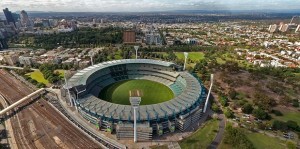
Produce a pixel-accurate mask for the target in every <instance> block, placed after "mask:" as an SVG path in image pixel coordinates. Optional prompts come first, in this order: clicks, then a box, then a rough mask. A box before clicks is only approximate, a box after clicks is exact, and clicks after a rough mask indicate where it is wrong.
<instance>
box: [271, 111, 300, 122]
mask: <svg viewBox="0 0 300 149" xmlns="http://www.w3.org/2000/svg"><path fill="white" fill-rule="evenodd" d="M282 114H283V116H274V115H272V117H274V119H277V120H280V121H288V120H292V121H295V122H297V123H298V125H300V112H282Z"/></svg>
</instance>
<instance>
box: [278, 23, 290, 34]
mask: <svg viewBox="0 0 300 149" xmlns="http://www.w3.org/2000/svg"><path fill="white" fill-rule="evenodd" d="M289 27H290V26H289V24H284V25H282V26H281V27H280V29H279V30H280V31H281V32H287V31H288V30H289Z"/></svg>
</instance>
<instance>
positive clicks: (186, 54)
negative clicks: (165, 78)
mask: <svg viewBox="0 0 300 149" xmlns="http://www.w3.org/2000/svg"><path fill="white" fill-rule="evenodd" d="M183 54H184V66H183V70H185V68H186V60H187V58H188V56H189V53H187V52H184V53H183Z"/></svg>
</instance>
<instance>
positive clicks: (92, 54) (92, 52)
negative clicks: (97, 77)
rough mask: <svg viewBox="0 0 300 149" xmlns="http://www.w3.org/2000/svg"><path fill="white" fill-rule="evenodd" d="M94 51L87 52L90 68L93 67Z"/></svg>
mask: <svg viewBox="0 0 300 149" xmlns="http://www.w3.org/2000/svg"><path fill="white" fill-rule="evenodd" d="M94 54H95V53H94V51H93V50H91V51H90V52H89V56H90V58H91V64H92V66H93V65H94V62H93V56H94Z"/></svg>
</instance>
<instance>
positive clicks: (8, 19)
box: [3, 8, 15, 25]
mask: <svg viewBox="0 0 300 149" xmlns="http://www.w3.org/2000/svg"><path fill="white" fill-rule="evenodd" d="M3 12H4V15H5V18H6V22H7V23H8V24H11V23H13V24H14V25H15V20H14V17H13V15H12V13H11V11H9V10H8V8H5V9H3Z"/></svg>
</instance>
